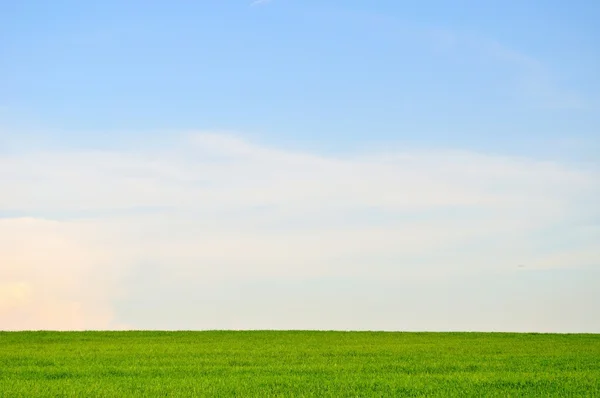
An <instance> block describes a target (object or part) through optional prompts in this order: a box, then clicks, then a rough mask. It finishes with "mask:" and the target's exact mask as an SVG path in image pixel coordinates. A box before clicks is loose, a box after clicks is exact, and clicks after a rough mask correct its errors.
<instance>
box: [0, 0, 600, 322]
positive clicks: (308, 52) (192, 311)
mask: <svg viewBox="0 0 600 398" xmlns="http://www.w3.org/2000/svg"><path fill="white" fill-rule="evenodd" d="M450 3H452V5H450ZM484 3H485V4H484ZM598 20H600V3H598V2H595V1H591V0H590V1H582V0H580V1H573V2H568V3H566V2H560V1H543V2H542V1H530V2H527V3H526V4H523V2H519V1H490V2H480V1H463V2H443V1H422V2H418V3H416V2H415V3H413V4H405V3H403V2H398V1H391V0H386V1H368V2H362V1H352V0H345V1H341V0H331V1H315V0H270V1H268V0H267V1H265V0H262V1H254V2H253V1H252V0H248V1H245V0H244V1H242V0H227V1H208V0H207V1H199V2H192V1H170V2H167V1H127V2H122V1H117V0H108V1H104V2H78V1H73V0H71V1H66V0H62V1H61V0H58V1H53V2H43V1H28V0H23V1H19V2H8V1H2V0H0V330H23V329H58V330H82V329H170V330H172V329H341V330H365V329H366V330H431V331H447V330H479V331H533V332H593V333H600V288H599V287H600V204H599V203H600V155H599V154H600V73H598V71H600V46H599V45H598V43H599V41H600V27H599V26H598V24H597V21H598Z"/></svg>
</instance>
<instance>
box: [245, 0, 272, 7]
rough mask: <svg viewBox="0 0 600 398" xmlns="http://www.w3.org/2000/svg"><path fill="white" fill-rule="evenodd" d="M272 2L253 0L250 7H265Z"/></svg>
mask: <svg viewBox="0 0 600 398" xmlns="http://www.w3.org/2000/svg"><path fill="white" fill-rule="evenodd" d="M272 1H273V0H254V1H253V2H252V3H250V5H251V6H264V5H267V4H268V3H271V2H272Z"/></svg>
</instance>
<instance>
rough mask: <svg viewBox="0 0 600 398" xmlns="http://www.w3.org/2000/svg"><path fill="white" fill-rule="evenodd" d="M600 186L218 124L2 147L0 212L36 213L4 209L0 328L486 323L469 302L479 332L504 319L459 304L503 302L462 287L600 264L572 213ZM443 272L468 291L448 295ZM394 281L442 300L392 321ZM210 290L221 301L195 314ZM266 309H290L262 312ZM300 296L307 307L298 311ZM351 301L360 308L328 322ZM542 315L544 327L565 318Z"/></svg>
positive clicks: (481, 158) (592, 211)
mask: <svg viewBox="0 0 600 398" xmlns="http://www.w3.org/2000/svg"><path fill="white" fill-rule="evenodd" d="M599 182H600V178H599V177H598V175H597V174H595V172H593V171H584V170H578V169H575V168H572V167H570V166H568V165H563V164H558V163H548V162H539V161H535V160H529V159H516V158H508V157H500V156H489V155H485V154H478V153H472V152H460V151H423V150H415V149H406V150H404V151H390V152H387V153H381V152H377V153H363V154H360V155H352V156H336V157H333V156H323V155H319V154H314V153H303V152H294V151H288V150H281V149H277V148H273V147H268V146H263V145H258V144H255V143H251V142H248V141H245V140H243V139H240V138H238V137H236V136H230V135H222V134H207V133H201V134H192V135H190V136H187V137H185V138H184V139H183V140H182V141H179V142H174V143H173V145H172V146H171V147H165V148H162V149H159V150H158V149H150V148H147V149H144V148H143V147H138V148H135V150H133V149H132V150H131V151H56V150H47V151H37V152H35V153H18V154H15V153H13V154H10V155H0V191H1V192H3V195H1V196H0V210H2V211H4V212H13V213H19V214H31V215H37V216H36V217H28V218H23V217H20V218H5V219H0V281H2V282H1V283H0V318H1V319H2V325H1V327H2V328H5V329H6V328H11V329H18V328H34V329H37V328H62V329H77V328H119V327H123V324H130V325H131V326H132V327H142V326H144V327H152V328H178V327H187V328H223V327H242V328H247V327H286V326H295V327H304V328H319V327H327V326H330V327H338V328H375V329H377V328H404V329H410V328H416V329H418V328H428V327H434V325H436V326H435V327H436V328H444V326H443V325H446V327H445V328H446V329H450V328H452V329H456V328H459V329H460V328H466V327H467V326H468V325H470V326H474V327H475V326H476V325H477V323H472V322H471V323H469V322H468V319H466V318H465V316H466V315H465V314H467V313H469V311H475V312H474V314H475V315H474V317H475V318H474V319H479V320H480V323H479V325H480V328H482V327H484V326H485V325H486V322H488V323H487V325H491V324H493V325H498V324H497V323H495V322H496V321H494V319H492V318H493V317H494V316H495V315H494V314H493V313H488V312H485V311H482V312H477V311H476V309H473V308H471V309H470V310H468V311H467V310H464V308H465V305H466V304H465V305H463V304H464V303H465V302H467V301H468V300H472V301H478V300H492V302H493V303H491V304H490V305H492V304H494V305H501V303H502V302H504V301H506V300H509V298H508V297H504V296H499V297H497V298H491V297H487V296H486V293H485V292H484V293H481V292H476V291H472V292H471V293H468V294H467V293H465V292H468V291H469V290H468V289H467V290H465V289H463V288H460V286H461V285H462V284H463V283H464V281H465V280H470V281H472V283H475V284H483V286H487V287H488V288H489V291H497V289H496V288H497V286H496V285H494V283H496V282H494V281H493V276H494V275H496V276H498V277H499V276H500V275H504V277H500V278H509V279H510V278H513V276H510V275H517V274H518V273H519V272H524V271H523V270H520V269H519V268H518V267H517V265H518V264H526V265H527V268H526V269H527V270H530V269H539V270H551V269H554V270H577V269H580V270H585V269H590V267H592V268H593V267H594V266H597V265H598V264H600V251H599V249H598V247H597V245H594V244H593V243H594V242H596V241H597V240H598V239H600V231H598V230H597V229H593V228H591V229H590V228H587V229H584V228H579V227H577V226H576V225H575V226H574V224H572V225H571V226H570V227H569V226H568V225H570V224H569V221H570V220H581V219H582V218H586V217H591V216H595V217H597V216H598V214H597V209H596V208H595V207H593V206H587V207H586V206H582V203H593V200H590V198H597V197H598V195H599V194H600V192H599V187H600V184H599ZM137 209H146V210H144V211H137ZM562 224H564V225H566V227H565V229H564V234H565V236H564V237H568V236H571V237H572V236H575V235H574V234H580V235H578V236H581V237H585V239H583V238H582V239H581V240H580V241H577V242H575V243H576V244H571V245H568V246H565V244H566V243H565V242H567V240H566V239H563V240H562V241H561V240H557V239H558V238H560V236H558V237H557V236H554V238H553V239H555V240H550V241H549V242H550V243H549V244H548V243H544V242H546V241H548V236H547V230H548V229H549V228H550V229H552V228H554V230H556V226H557V225H558V226H560V225H562ZM561 236H562V235H561ZM555 241H556V242H560V244H555V243H553V242H555ZM581 242H584V243H581ZM586 242H587V243H586ZM150 270H152V272H150ZM514 277H516V276H514ZM587 279H588V280H589V281H590V282H589V283H591V281H593V279H592V278H590V277H588V278H587ZM303 281H304V282H303ZM318 281H322V282H318ZM340 283H341V284H342V285H340ZM264 284H266V287H264V288H262V289H258V288H255V287H253V286H262V285H264ZM348 284H349V285H348ZM440 284H441V285H440ZM275 286H288V287H289V289H286V291H285V292H280V293H276V290H277V289H275V288H274V287H275ZM293 286H295V287H293ZM319 286H320V287H319ZM343 286H355V288H352V289H349V290H348V289H345V288H343ZM393 286H396V288H393ZM399 286H401V287H402V289H400V288H399ZM440 286H446V287H445V288H444V289H446V290H447V289H448V288H449V286H454V287H455V288H456V289H462V290H461V291H462V292H463V293H462V294H467V296H465V297H463V298H460V299H459V298H455V299H453V298H451V297H446V296H445V297H441V296H440V293H436V289H438V288H439V287H440ZM495 286H496V287H495ZM582 288H584V287H582ZM257 289H258V290H257ZM273 289H275V290H273ZM315 289H316V290H315ZM340 289H341V290H340ZM344 289H345V290H344ZM357 289H359V290H357ZM365 289H366V290H365ZM419 289H420V290H419ZM444 289H442V290H441V291H443V290H444ZM494 289H496V290H494ZM560 289H561V286H558V287H556V289H555V290H554V293H552V294H560V292H561V290H560ZM240 291H246V293H247V295H246V296H244V298H243V300H242V299H241V298H240V300H242V301H243V303H244V304H243V305H242V304H241V302H242V301H240V302H237V301H235V300H236V299H235V297H237V296H236V295H238V294H239V292H240ZM261 291H262V293H261ZM382 291H386V292H387V293H386V294H387V295H388V296H387V297H388V300H391V301H390V302H399V301H398V300H409V301H411V300H414V297H416V296H414V295H417V296H419V297H421V299H424V298H423V297H422V294H423V292H428V294H430V295H431V296H430V298H428V299H427V300H425V301H423V302H427V303H430V304H428V305H426V306H424V307H423V306H422V307H419V311H421V316H420V317H415V318H414V319H412V320H410V319H404V320H402V322H400V320H398V321H397V322H398V323H395V324H394V323H393V322H391V321H390V320H389V319H395V317H394V316H392V315H393V314H395V313H396V312H395V311H396V310H395V309H394V307H393V306H392V305H391V304H390V303H387V304H384V303H383V302H381V301H380V300H383V296H381V297H380V294H381V292H382ZM394 291H396V293H394ZM419 291H420V293H419ZM156 292H161V293H160V295H161V300H162V301H161V302H160V303H155V304H156V306H154V307H153V310H152V314H150V313H147V315H144V314H146V312H145V310H143V308H141V307H139V306H138V304H136V303H146V304H148V303H150V302H152V303H153V302H154V299H153V297H154V296H155V295H156V294H157V293H156ZM227 292H229V293H231V295H230V296H227V295H228V294H229V293H227ZM236 292H238V293H236ZM265 292H271V293H269V294H280V297H278V299H275V298H274V297H270V296H265V294H267V293H265ZM327 292H329V293H327ZM333 292H335V297H333V296H331V294H334V293H333ZM411 292H412V293H411ZM556 292H558V293H556ZM494 294H496V293H494ZM544 294H546V293H543V292H541V293H540V297H539V298H536V299H535V300H541V301H540V303H542V302H543V301H544V300H546V299H548V297H546V296H544ZM548 294H549V293H548ZM223 295H225V296H223ZM356 295H359V296H360V297H363V298H364V301H363V303H362V304H361V305H358V304H356V303H355V302H354V301H353V300H354V299H353V298H352V297H356ZM411 295H413V298H412V299H411ZM459 296H460V295H458V296H457V297H459ZM327 297H329V298H327ZM369 297H371V298H369ZM373 297H379V298H377V299H374V298H373ZM463 299H464V300H463ZM588 299H589V297H588ZM231 300H234V302H232V301H231ZM273 300H275V301H274V302H272V301H273ZM312 300H325V302H323V301H321V304H320V305H319V306H317V307H314V308H313V307H312V304H311V303H312V302H313V301H312ZM373 300H375V301H373ZM436 300H443V301H453V300H454V301H455V304H456V308H454V309H450V310H448V311H450V312H453V313H455V315H456V319H455V320H446V321H444V319H446V318H447V317H446V315H444V317H445V318H444V317H442V318H439V315H440V314H439V313H438V311H437V309H436V308H434V307H435V306H434V303H435V302H436ZM461 300H463V301H464V302H463V301H461ZM205 301H206V302H211V303H213V304H211V305H212V306H216V307H215V308H216V309H215V311H216V312H214V313H205V314H204V315H203V316H202V317H198V318H195V317H194V318H190V316H191V314H192V313H194V314H197V313H198V311H199V310H198V305H199V303H202V302H205ZM592 301H593V300H588V301H587V302H588V303H589V302H592ZM506 302H507V303H508V301H506ZM186 303H187V304H186ZM190 303H192V304H190ZM194 303H195V304H194ZM275 303H278V304H275ZM461 303H463V304H461ZM146 304H144V305H145V306H146V307H147V305H146ZM140 305H141V304H140ZM148 305H149V304H148ZM153 305H154V304H153ZM429 305H430V306H429ZM461 305H463V307H462V308H463V309H461ZM506 305H510V306H512V304H506ZM540 305H541V304H540ZM577 305H582V306H584V307H585V306H586V305H588V304H586V303H584V302H582V303H579V302H578V303H577ZM240 306H241V307H240ZM260 306H263V308H264V309H265V310H267V309H268V311H271V313H276V314H280V315H282V316H281V317H279V318H277V317H276V318H273V317H268V316H265V314H264V313H261V312H260V311H254V310H252V308H254V307H256V308H259V307H260ZM290 306H292V307H294V306H295V307H297V309H298V311H291V312H289V313H288V315H287V317H286V316H284V313H286V311H284V308H290ZM348 306H351V307H352V308H353V310H352V311H353V314H354V315H353V316H352V317H348V318H343V319H341V318H339V319H338V320H337V321H336V322H335V323H328V321H324V319H328V318H330V317H331V314H343V313H344V311H347V309H348V308H347V307H348ZM142 307H144V306H142ZM191 307H194V308H195V309H194V310H193V311H192V309H191ZM242 307H243V308H242ZM513 307H514V308H513ZM513 307H511V311H515V313H518V314H521V315H523V319H527V317H526V316H525V315H526V314H525V313H522V311H529V310H527V308H529V309H531V308H534V307H535V306H532V307H522V306H521V305H517V304H516V303H515V305H514V306H513ZM175 308H178V310H177V311H179V312H177V311H175V310H174V309H175ZM302 308H304V309H305V310H306V311H305V312H303V310H302ZM319 308H320V310H319ZM522 308H525V309H522ZM309 309H310V311H309ZM207 311H208V310H207ZM244 311H246V312H244ZM253 311H254V312H253ZM361 311H362V312H361ZM465 311H466V312H465ZM519 311H521V312H519ZM565 311H568V308H566V309H565ZM241 312H243V313H245V314H247V315H246V318H244V317H241V316H240V317H237V318H236V319H238V321H236V322H234V323H231V322H230V319H232V318H231V317H232V316H233V315H234V314H235V313H241ZM292 313H293V315H291V314H292ZM175 314H178V315H175ZM248 314H254V315H252V316H251V315H248ZM328 314H329V315H328ZM530 315H532V316H535V314H530ZM290 317H293V319H292V318H290ZM373 317H376V319H374V318H373ZM243 319H245V321H243ZM432 319H440V321H439V322H438V323H436V322H433V321H432ZM461 319H462V320H461ZM590 319H593V317H590ZM444 322H445V323H444ZM544 322H546V323H543V324H542V323H541V324H540V325H538V326H539V327H538V330H539V329H543V328H552V327H555V326H556V323H552V322H553V320H552V319H549V320H546V321H544ZM552 325H554V326H552ZM594 325H595V326H594ZM598 326H599V325H598V323H597V322H596V323H593V322H591V323H589V325H588V327H589V328H592V327H598ZM494 327H496V326H494ZM523 327H525V326H524V324H522V323H519V322H513V323H506V324H505V329H512V330H514V329H518V328H523Z"/></svg>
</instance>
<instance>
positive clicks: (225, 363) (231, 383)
mask: <svg viewBox="0 0 600 398" xmlns="http://www.w3.org/2000/svg"><path fill="white" fill-rule="evenodd" d="M34 396H40V397H41V396H48V397H121V396H163V397H196V396H218V397H219V396H239V397H259V396H260V397H268V396H331V397H359V396H360V397H367V396H377V397H382V396H444V397H447V396H473V397H475V396H477V397H480V396H497V397H507V396H590V397H591V396H600V335H589V334H588V335H584V334H577V335H552V334H510V333H384V332H301V331H291V332H279V331H252V332H227V331H214V332H80V333H76V332H73V333H71V332H69V333H58V332H17V333H9V332H0V397H11V398H12V397H34Z"/></svg>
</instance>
